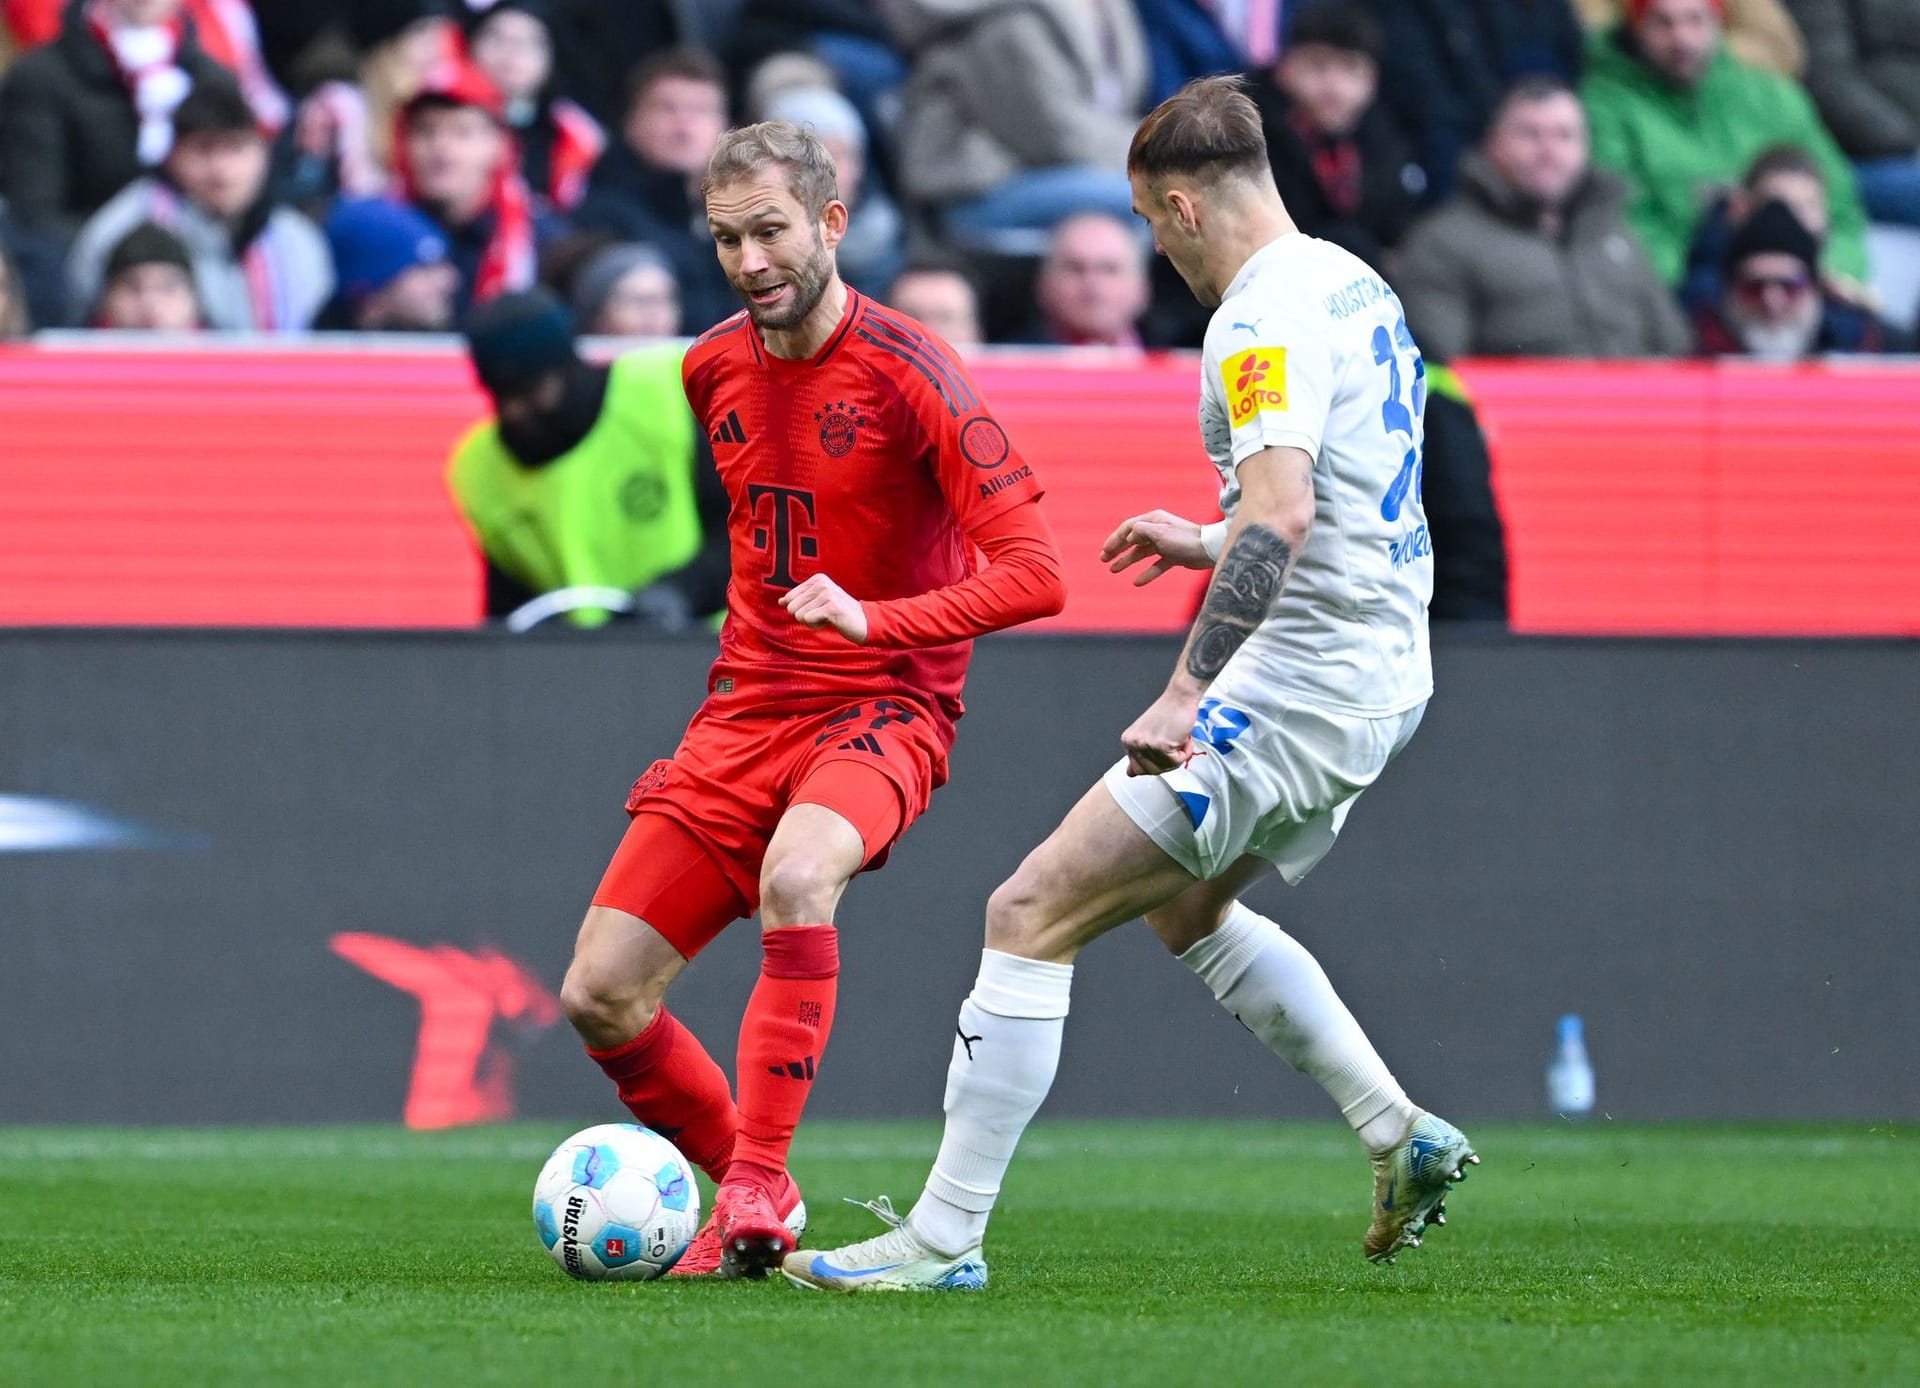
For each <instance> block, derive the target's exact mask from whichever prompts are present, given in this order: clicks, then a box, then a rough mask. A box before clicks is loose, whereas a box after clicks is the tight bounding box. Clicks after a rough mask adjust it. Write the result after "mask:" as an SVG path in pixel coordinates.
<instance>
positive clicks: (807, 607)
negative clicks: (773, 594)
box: [780, 574, 867, 646]
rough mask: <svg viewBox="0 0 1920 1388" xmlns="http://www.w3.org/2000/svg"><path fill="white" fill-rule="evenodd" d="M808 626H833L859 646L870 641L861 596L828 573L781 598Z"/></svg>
mask: <svg viewBox="0 0 1920 1388" xmlns="http://www.w3.org/2000/svg"><path fill="white" fill-rule="evenodd" d="M780 605H781V606H782V607H784V608H786V609H787V611H788V612H790V613H792V614H793V619H794V620H795V621H796V622H799V623H801V624H802V625H804V626H810V627H832V628H833V629H834V630H835V631H837V632H839V633H840V634H841V635H842V636H844V637H846V638H847V640H849V641H851V642H853V644H854V645H856V646H864V645H866V644H867V614H866V610H865V609H864V608H862V607H861V606H860V602H859V599H857V598H853V597H849V596H848V595H847V591H846V589H844V588H842V587H841V586H840V585H839V584H838V583H835V582H834V581H833V580H832V579H830V578H828V577H827V576H826V575H825V574H815V575H814V576H813V577H812V578H809V579H807V580H805V581H804V582H802V583H801V584H800V585H799V586H798V587H797V588H794V589H792V590H791V591H790V592H788V593H787V594H786V595H785V596H784V597H782V598H781V599H780Z"/></svg>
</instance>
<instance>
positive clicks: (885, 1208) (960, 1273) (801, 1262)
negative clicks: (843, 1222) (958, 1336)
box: [780, 1195, 987, 1292]
mask: <svg viewBox="0 0 1920 1388" xmlns="http://www.w3.org/2000/svg"><path fill="white" fill-rule="evenodd" d="M847 1203H848V1204H853V1205H859V1206H860V1207H861V1208H862V1209H866V1210H871V1211H873V1213H874V1214H876V1215H878V1216H879V1217H880V1218H881V1219H883V1220H885V1221H886V1223H887V1225H888V1226H889V1227H888V1229H887V1232H886V1233H884V1234H876V1235H875V1236H874V1237H873V1238H870V1239H867V1240H865V1241H863V1242H861V1243H850V1244H848V1245H847V1246H846V1247H845V1248H835V1249H832V1250H831V1251H829V1252H826V1253H817V1252H814V1251H812V1250H803V1251H801V1252H797V1253H789V1254H788V1255H787V1257H786V1260H785V1261H784V1262H783V1263H781V1265H780V1271H781V1272H783V1273H785V1274H786V1278H787V1281H789V1282H791V1283H793V1285H794V1286H796V1287H811V1288H812V1289H813V1290H815V1291H822V1292H977V1291H982V1290H984V1289H985V1288H986V1285H987V1260H986V1259H985V1258H983V1257H981V1256H980V1248H979V1245H977V1244H976V1245H975V1246H974V1247H972V1248H970V1249H968V1250H967V1251H966V1252H964V1253H961V1254H959V1255H957V1256H955V1257H948V1256H947V1255H946V1254H945V1253H942V1252H940V1251H938V1250H937V1249H933V1248H929V1247H928V1246H927V1245H926V1244H925V1243H924V1242H923V1241H922V1240H921V1238H920V1236H919V1235H918V1234H916V1233H914V1231H913V1226H912V1225H910V1224H908V1223H907V1221H906V1217H905V1216H903V1215H898V1214H895V1213H894V1210H893V1202H892V1201H891V1200H889V1199H887V1197H886V1196H884V1195H883V1196H881V1197H880V1198H879V1199H878V1200H871V1201H864V1202H863V1201H859V1200H849V1201H848V1202H847Z"/></svg>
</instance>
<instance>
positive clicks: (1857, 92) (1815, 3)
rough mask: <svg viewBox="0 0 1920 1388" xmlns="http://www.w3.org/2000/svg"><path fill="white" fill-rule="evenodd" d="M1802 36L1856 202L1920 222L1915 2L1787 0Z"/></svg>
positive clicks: (1918, 20) (1810, 81)
mask: <svg viewBox="0 0 1920 1388" xmlns="http://www.w3.org/2000/svg"><path fill="white" fill-rule="evenodd" d="M1789 6H1790V8H1791V9H1792V10H1793V14H1794V18H1796V19H1797V20H1799V22H1800V28H1801V30H1802V32H1804V33H1805V34H1806V38H1807V48H1808V51H1809V53H1810V55H1811V60H1810V61H1809V63H1808V66H1807V89H1808V91H1809V92H1811V93H1812V95H1813V101H1814V105H1816V106H1817V107H1819V108H1820V115H1821V118H1822V119H1824V120H1825V121H1826V123H1827V128H1828V129H1829V130H1831V131H1832V132H1833V135H1834V139H1835V140H1836V141H1837V142H1838V143H1839V145H1840V148H1841V150H1842V151H1844V152H1845V154H1846V156H1847V157H1848V158H1849V159H1851V160H1853V167H1854V173H1855V174H1856V176H1857V177H1858V179H1859V183H1860V200H1861V201H1862V202H1863V203H1865V204H1866V208H1867V213H1868V215H1870V216H1872V217H1873V218H1874V219H1876V220H1878V221H1883V222H1899V223H1901V224H1903V225H1905V226H1910V227H1913V226H1920V0H1847V2H1846V3H1842V0H1789Z"/></svg>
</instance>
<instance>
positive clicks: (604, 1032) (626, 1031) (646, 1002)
mask: <svg viewBox="0 0 1920 1388" xmlns="http://www.w3.org/2000/svg"><path fill="white" fill-rule="evenodd" d="M560 1010H561V1011H563V1012H565V1013H566V1014H567V1020H568V1021H569V1022H571V1023H573V1027H574V1030H575V1031H578V1032H580V1033H581V1034H582V1035H583V1036H586V1037H587V1038H588V1039H589V1041H594V1040H597V1039H601V1038H605V1037H606V1036H608V1035H610V1034H612V1033H616V1032H617V1033H620V1036H619V1037H618V1038H616V1039H625V1038H626V1037H629V1036H637V1035H639V1034H640V1031H641V1029H642V1028H644V1027H645V1026H646V1025H647V1024H648V1023H649V1022H651V1021H652V1020H653V1018H654V1014H655V1013H656V1012H658V1011H659V1010H660V990H659V989H657V988H653V987H650V986H648V983H647V980H645V979H642V978H637V977H634V976H633V975H632V974H630V973H627V972H624V971H621V970H617V969H612V968H608V967H607V966H606V965H605V964H604V963H603V962H601V961H598V960H594V959H583V958H575V960H574V961H573V964H572V966H571V967H569V968H568V969H567V976H566V978H565V979H564V980H562V982H561V984H560Z"/></svg>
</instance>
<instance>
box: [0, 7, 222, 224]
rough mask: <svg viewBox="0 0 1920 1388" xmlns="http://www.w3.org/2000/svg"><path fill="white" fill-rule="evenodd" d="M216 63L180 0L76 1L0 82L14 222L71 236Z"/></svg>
mask: <svg viewBox="0 0 1920 1388" xmlns="http://www.w3.org/2000/svg"><path fill="white" fill-rule="evenodd" d="M219 71H220V68H219V66H218V65H217V64H216V63H214V61H213V60H212V59H211V58H209V57H207V55H206V54H205V53H204V52H202V51H201V49H200V46H199V44H198V43H197V42H195V40H194V37H193V34H192V30H191V26H189V25H188V23H187V22H186V19H185V17H184V16H183V14H182V13H181V0H89V3H85V4H82V3H78V0H76V3H73V4H71V5H69V6H68V8H67V11H66V14H65V16H64V19H63V21H62V25H61V29H60V33H59V35H58V36H57V37H56V38H54V39H53V41H52V42H50V43H47V44H45V45H43V46H42V47H39V48H36V49H34V50H33V51H32V52H29V53H26V54H23V55H22V56H21V57H20V58H19V59H18V61H16V62H15V63H14V65H13V66H12V68H10V69H9V70H8V72H7V74H6V79H5V81H4V82H3V83H0V198H4V199H5V200H6V201H7V203H8V205H9V206H10V208H11V209H12V215H13V216H14V218H15V219H16V220H17V221H18V222H19V224H20V225H21V226H23V227H25V228H27V229H29V230H37V231H45V232H47V233H49V234H51V235H54V236H56V237H58V238H59V239H60V240H61V241H63V242H64V241H66V240H68V239H70V238H71V237H72V236H73V234H74V232H75V231H77V230H78V229H79V226H80V223H81V222H82V221H84V220H86V218H88V217H90V216H92V215H93V214H94V213H95V212H97V211H98V210H99V209H100V207H101V206H102V204H104V203H105V202H106V201H107V199H108V198H110V197H112V196H113V195H114V194H115V193H117V192H119V191H120V190H121V189H122V188H124V187H126V185H127V184H129V183H131V182H132V181H133V180H134V179H136V178H138V177H139V176H140V175H141V173H142V172H143V171H144V170H146V169H150V168H152V167H154V166H155V165H157V164H159V163H160V161H161V160H162V159H164V158H166V154H167V149H168V147H169V146H170V145H171V144H172V142H173V125H172V119H173V112H174V108H175V107H177V106H178V105H179V104H180V102H181V101H182V100H183V99H185V97H186V95H187V92H188V91H189V90H190V89H191V88H192V86H193V84H194V82H196V81H198V80H200V79H202V78H205V77H208V76H209V75H212V74H216V73H218V72H219Z"/></svg>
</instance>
